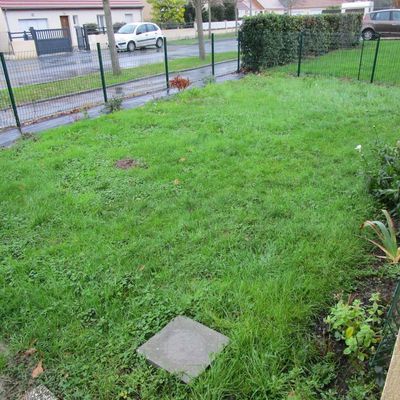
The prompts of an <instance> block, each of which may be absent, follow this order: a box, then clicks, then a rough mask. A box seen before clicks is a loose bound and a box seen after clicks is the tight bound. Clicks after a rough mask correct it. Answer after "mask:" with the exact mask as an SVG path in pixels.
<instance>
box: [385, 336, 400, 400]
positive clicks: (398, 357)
mask: <svg viewBox="0 0 400 400" xmlns="http://www.w3.org/2000/svg"><path fill="white" fill-rule="evenodd" d="M381 400H400V333H399V334H398V335H397V340H396V344H395V346H394V350H393V354H392V359H391V361H390V366H389V371H388V374H387V377H386V381H385V387H384V388H383V392H382V397H381Z"/></svg>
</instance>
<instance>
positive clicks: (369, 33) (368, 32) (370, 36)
mask: <svg viewBox="0 0 400 400" xmlns="http://www.w3.org/2000/svg"><path fill="white" fill-rule="evenodd" d="M362 37H363V39H364V40H372V39H375V32H374V31H373V30H372V29H366V30H365V31H363V33H362Z"/></svg>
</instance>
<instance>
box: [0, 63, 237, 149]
mask: <svg viewBox="0 0 400 400" xmlns="http://www.w3.org/2000/svg"><path fill="white" fill-rule="evenodd" d="M224 64H228V63H224ZM234 64H235V62H234ZM220 65H221V64H220ZM235 66H236V64H235ZM226 69H227V70H228V69H229V68H228V67H226ZM221 70H222V71H224V70H225V68H221ZM188 72H195V74H193V76H197V77H198V79H197V80H192V79H191V75H189V73H188ZM181 74H182V75H184V76H185V77H189V79H191V82H192V85H191V87H201V86H204V83H203V81H202V79H201V78H202V77H203V78H204V77H206V76H209V75H210V74H209V72H208V71H207V69H206V67H204V68H199V69H197V70H192V71H187V72H185V73H181ZM174 75H177V74H171V76H174ZM241 77H242V75H241V74H237V73H235V72H233V73H232V72H231V73H229V72H227V73H226V74H224V75H222V74H219V76H216V83H221V82H225V81H228V80H236V79H240V78H241ZM161 78H163V79H165V76H164V75H163V76H162V77H161ZM159 82H160V85H159V86H160V88H159V89H158V90H156V88H155V90H154V91H152V92H151V93H146V94H143V95H139V96H136V97H131V98H126V99H124V100H123V102H122V108H123V109H132V108H136V107H140V106H142V105H144V104H146V103H147V102H149V101H154V100H157V99H161V98H164V97H168V96H171V95H173V94H175V93H177V91H176V90H167V89H165V82H163V83H161V80H160V81H159ZM135 84H137V82H135ZM119 86H124V88H123V89H124V90H125V84H124V85H119ZM127 86H128V88H129V84H127ZM116 88H117V87H115V88H113V89H114V91H115V92H116V91H117V90H118V89H116ZM136 88H137V86H135V89H136ZM125 93H126V92H124V94H125ZM86 95H87V94H86ZM119 95H121V94H120V93H119ZM125 95H126V94H125ZM74 102H75V98H74ZM103 108H104V104H101V105H96V106H93V107H91V108H89V109H87V110H86V112H85V113H84V112H82V111H79V112H76V113H70V114H68V115H61V116H56V117H54V118H49V119H45V120H42V121H39V122H35V123H32V124H31V125H27V126H24V127H23V128H22V133H23V134H36V133H40V132H43V131H45V130H48V129H51V128H56V127H59V126H64V125H68V124H71V123H73V122H76V121H78V120H80V119H84V118H86V117H89V118H96V117H98V116H101V115H103V113H102V110H103ZM20 137H21V133H20V132H19V130H18V129H17V128H10V129H7V130H5V131H3V132H2V133H0V148H1V147H3V148H4V147H10V146H12V145H13V143H14V142H15V141H16V140H18V139H19V138H20Z"/></svg>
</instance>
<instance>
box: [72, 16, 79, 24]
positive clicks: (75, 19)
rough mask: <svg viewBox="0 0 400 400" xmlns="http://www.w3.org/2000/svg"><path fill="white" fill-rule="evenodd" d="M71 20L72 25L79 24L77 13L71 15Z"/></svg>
mask: <svg viewBox="0 0 400 400" xmlns="http://www.w3.org/2000/svg"><path fill="white" fill-rule="evenodd" d="M72 20H73V22H74V25H76V26H79V18H78V16H77V15H73V16H72Z"/></svg>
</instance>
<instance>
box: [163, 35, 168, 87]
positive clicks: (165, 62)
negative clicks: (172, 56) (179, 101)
mask: <svg viewBox="0 0 400 400" xmlns="http://www.w3.org/2000/svg"><path fill="white" fill-rule="evenodd" d="M164 65H165V80H166V81H167V89H169V71H168V49H167V38H166V37H164Z"/></svg>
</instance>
